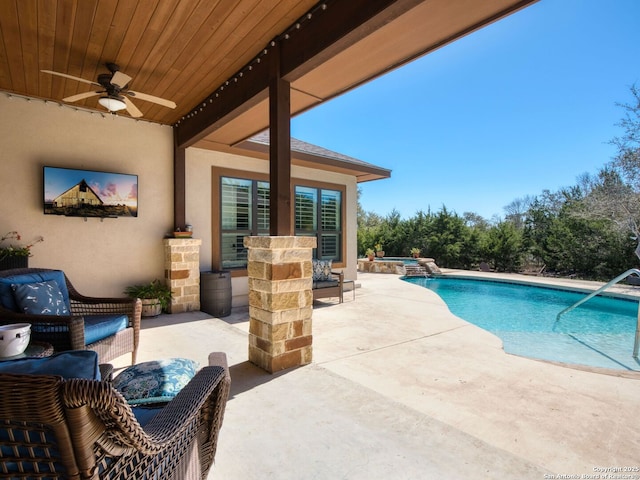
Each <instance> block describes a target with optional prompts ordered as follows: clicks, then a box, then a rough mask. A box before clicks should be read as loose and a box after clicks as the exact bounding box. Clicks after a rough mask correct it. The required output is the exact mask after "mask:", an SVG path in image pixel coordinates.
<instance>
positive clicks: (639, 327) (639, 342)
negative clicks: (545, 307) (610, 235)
mask: <svg viewBox="0 0 640 480" xmlns="http://www.w3.org/2000/svg"><path fill="white" fill-rule="evenodd" d="M631 274H636V275H637V276H638V277H640V270H638V269H637V268H631V269H629V270H627V271H626V272H624V273H622V274H620V275H618V276H617V277H616V278H614V279H613V280H611V281H609V282H608V283H607V284H605V285H603V286H602V287H600V288H599V289H597V290H596V291H594V292H591V293H590V294H589V295H587V296H586V297H584V298H582V299H580V300H578V301H577V302H576V303H574V304H573V305H571V306H569V307H567V308H565V309H564V310H562V311H561V312H560V313H559V314H558V315H557V316H556V321H555V323H554V324H553V328H554V329H555V326H556V324H557V323H558V322H559V321H560V317H561V316H562V315H564V314H565V313H568V312H570V311H571V310H573V309H574V308H576V307H579V306H580V305H582V304H583V303H584V302H586V301H587V300H590V299H592V298H593V297H595V296H596V295H598V294H600V293H601V292H603V291H605V290H606V289H607V288H609V287H610V286H612V285H615V284H616V283H618V282H619V281H621V280H624V279H625V278H627V277H628V276H629V275H631ZM639 347H640V308H638V320H637V322H636V338H635V340H634V342H633V358H638V349H639Z"/></svg>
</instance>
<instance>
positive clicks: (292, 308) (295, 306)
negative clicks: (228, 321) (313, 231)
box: [244, 237, 316, 373]
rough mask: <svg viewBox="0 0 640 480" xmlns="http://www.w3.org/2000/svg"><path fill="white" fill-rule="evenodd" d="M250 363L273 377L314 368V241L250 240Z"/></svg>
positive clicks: (246, 244)
mask: <svg viewBox="0 0 640 480" xmlns="http://www.w3.org/2000/svg"><path fill="white" fill-rule="evenodd" d="M244 245H245V246H246V247H247V248H248V249H249V264H248V266H247V270H248V275H249V361H250V362H252V363H254V364H256V365H257V366H259V367H260V368H262V369H264V370H266V371H267V372H270V373H274V372H277V371H280V370H284V369H287V368H292V367H297V366H300V365H306V364H308V363H311V360H312V343H313V342H312V333H311V316H312V312H313V293H312V290H311V287H312V272H311V258H312V253H313V249H314V248H315V246H316V239H315V238H314V237H246V238H245V239H244Z"/></svg>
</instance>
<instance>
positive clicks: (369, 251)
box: [365, 248, 376, 262]
mask: <svg viewBox="0 0 640 480" xmlns="http://www.w3.org/2000/svg"><path fill="white" fill-rule="evenodd" d="M365 254H366V255H367V258H368V259H369V261H370V262H373V259H374V258H375V256H376V254H375V252H374V251H373V248H367V251H366V252H365Z"/></svg>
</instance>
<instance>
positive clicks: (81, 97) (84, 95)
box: [62, 92, 104, 102]
mask: <svg viewBox="0 0 640 480" xmlns="http://www.w3.org/2000/svg"><path fill="white" fill-rule="evenodd" d="M102 93H104V92H84V93H78V94H77V95H71V96H70V97H67V98H63V99H62V101H63V102H77V101H79V100H84V99H85V98H89V97H95V96H97V95H100V94H102Z"/></svg>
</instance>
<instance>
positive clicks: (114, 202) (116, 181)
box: [43, 167, 138, 217]
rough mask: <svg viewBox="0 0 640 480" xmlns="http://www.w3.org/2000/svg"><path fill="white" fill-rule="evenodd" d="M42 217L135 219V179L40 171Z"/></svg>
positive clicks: (61, 170) (91, 172) (48, 169)
mask: <svg viewBox="0 0 640 480" xmlns="http://www.w3.org/2000/svg"><path fill="white" fill-rule="evenodd" d="M43 178H44V213H45V214H47V215H66V216H73V217H137V216H138V176H137V175H132V174H126V173H111V172H100V171H94V170H76V169H71V168H59V167H44V173H43Z"/></svg>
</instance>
